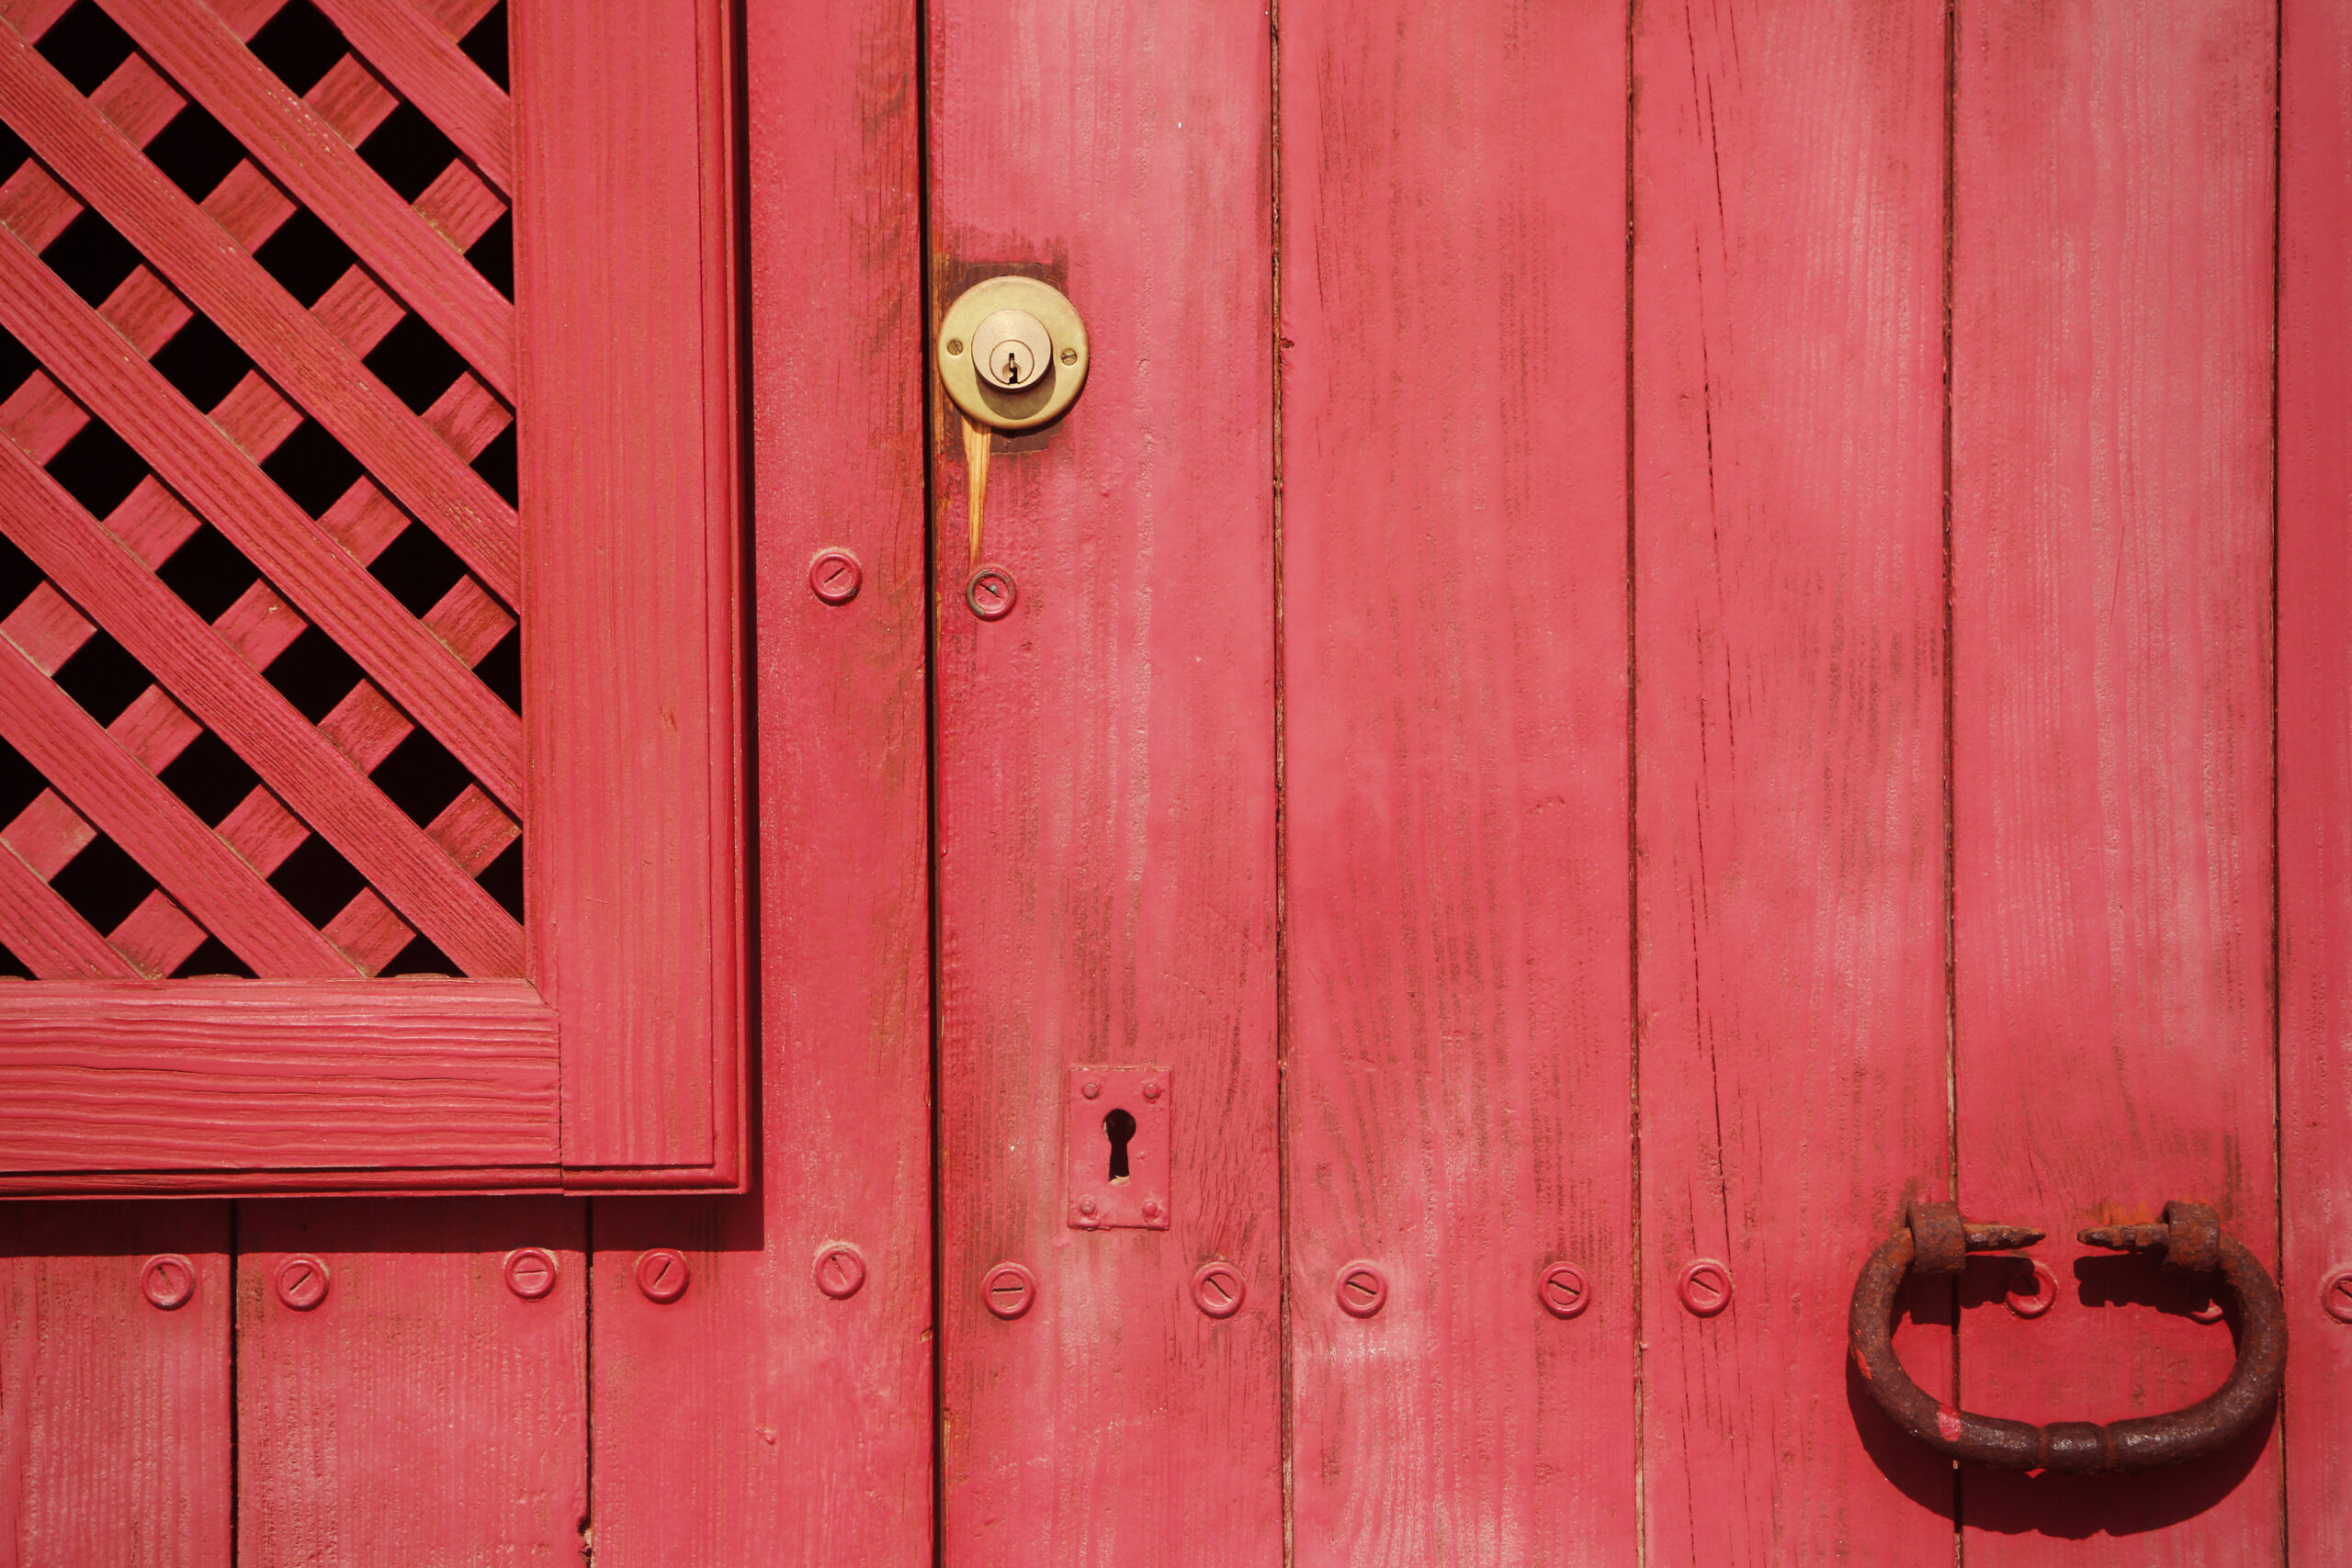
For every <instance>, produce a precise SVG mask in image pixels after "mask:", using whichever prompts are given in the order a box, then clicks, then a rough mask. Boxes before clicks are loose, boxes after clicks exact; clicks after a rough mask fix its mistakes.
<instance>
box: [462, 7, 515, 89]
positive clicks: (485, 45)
mask: <svg viewBox="0 0 2352 1568" xmlns="http://www.w3.org/2000/svg"><path fill="white" fill-rule="evenodd" d="M458 48H459V49H462V50H464V51H466V58H467V59H469V60H470V61H472V62H474V63H475V64H476V65H479V66H481V73H482V74H483V75H485V76H487V77H489V78H490V79H491V80H492V81H493V82H495V83H497V84H498V85H500V86H502V87H503V86H505V85H506V6H505V0H499V4H497V5H495V6H492V7H491V8H490V9H489V11H488V12H486V13H484V15H483V17H482V19H481V21H479V22H476V23H475V24H474V25H473V30H472V31H470V32H469V33H467V34H466V36H465V37H464V38H462V39H458Z"/></svg>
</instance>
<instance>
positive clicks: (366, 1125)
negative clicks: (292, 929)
mask: <svg viewBox="0 0 2352 1568" xmlns="http://www.w3.org/2000/svg"><path fill="white" fill-rule="evenodd" d="M555 1057H556V1039H555V1021H554V1018H553V1016H552V1015H551V1014H550V1013H549V1012H548V1009H547V1007H546V1005H545V1004H544V1003H543V1002H541V1001H540V1000H539V998H538V997H537V993H536V992H534V991H533V990H532V989H531V987H529V986H527V985H526V984H524V983H522V982H519V981H511V980H467V981H451V980H357V979H353V980H345V981H327V980H155V981H145V982H140V981H130V982H123V981H112V982H107V981H67V980H58V981H46V982H40V983H37V984H22V983H20V984H17V985H13V986H8V985H0V1170H6V1171H8V1172H11V1173H29V1172H68V1171H81V1172H95V1171H108V1170H113V1171H140V1170H152V1171H171V1170H193V1169H198V1168H206V1169H218V1170H221V1171H227V1172H234V1171H236V1170H239V1169H242V1168H246V1167H250V1166H276V1167H280V1168H305V1167H308V1168H317V1169H321V1170H359V1169H372V1168H430V1167H435V1166H471V1167H494V1166H530V1165H549V1164H552V1163H554V1155H555V1138H556V1127H555V1118H554V1098H555V1091H556V1071H555V1066H556V1063H555ZM290 1107H291V1108H299V1114H290V1115H289V1113H288V1111H289V1108H290ZM125 1185H126V1186H135V1185H136V1183H126V1184H125ZM223 1185H224V1186H228V1185H233V1182H232V1180H230V1179H226V1178H224V1179H223ZM313 1185H315V1186H323V1187H329V1188H332V1187H334V1186H336V1185H339V1184H338V1183H337V1182H336V1181H334V1180H333V1179H320V1180H318V1181H316V1182H314V1183H313Z"/></svg>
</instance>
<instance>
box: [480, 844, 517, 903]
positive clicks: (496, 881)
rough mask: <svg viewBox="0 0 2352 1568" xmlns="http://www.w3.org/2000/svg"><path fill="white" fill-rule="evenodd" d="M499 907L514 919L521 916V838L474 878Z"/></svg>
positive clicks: (508, 846) (507, 847)
mask: <svg viewBox="0 0 2352 1568" xmlns="http://www.w3.org/2000/svg"><path fill="white" fill-rule="evenodd" d="M474 880H475V881H476V882H479V883H481V886H482V890H483V891H484V892H486V893H488V894H489V895H490V896H491V897H493V898H495V899H497V900H498V903H499V907H500V908H503V909H504V910H505V911H506V912H507V913H508V914H510V915H512V916H514V917H515V919H518V920H519V919H522V918H523V840H520V839H517V840H515V841H514V842H513V843H511V844H509V845H507V846H506V848H505V851H504V852H503V853H501V854H500V855H499V857H498V858H497V859H496V860H494V861H492V862H491V863H489V864H488V865H486V866H484V867H482V868H481V875H480V876H477V877H475V878H474Z"/></svg>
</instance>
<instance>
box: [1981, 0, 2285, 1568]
mask: <svg viewBox="0 0 2352 1568" xmlns="http://www.w3.org/2000/svg"><path fill="white" fill-rule="evenodd" d="M1955 17H1956V21H1955V27H1956V36H1955V43H1954V58H1955V61H1956V66H1957V73H1956V77H1955V81H1954V84H1953V89H1954V96H1953V104H1954V109H1953V149H1954V151H1953V176H1952V207H1953V230H1952V259H1951V340H1952V371H1951V375H1952V381H1951V469H1952V491H1951V603H1952V627H1953V634H1952V635H1953V686H1952V690H1953V694H1952V712H1953V742H1952V745H1953V799H1954V807H1953V823H1952V835H1953V863H1954V867H1955V872H1954V884H1953V961H1954V964H1955V974H1956V976H1957V981H1956V989H1955V994H1954V1035H1953V1037H1954V1042H1955V1046H1954V1049H1955V1055H1956V1062H1955V1068H1956V1071H1955V1078H1956V1084H1957V1097H1956V1101H1955V1104H1956V1107H1957V1128H1958V1140H1959V1151H1958V1158H1959V1166H1960V1196H1961V1199H1962V1204H1963V1207H1964V1209H1965V1210H1966V1212H1967V1213H1970V1214H1971V1215H1973V1216H1982V1217H1985V1218H1988V1219H1996V1220H2004V1221H2008V1222H2010V1223H2014V1224H2030V1225H2034V1226H2037V1227H2041V1228H2044V1229H2047V1230H2048V1231H2049V1232H2050V1233H2051V1239H2050V1240H2049V1241H2048V1242H2045V1243H2043V1244H2042V1246H2041V1247H2040V1248H2038V1249H2037V1255H2038V1256H2040V1257H2041V1258H2043V1259H2044V1260H2045V1262H2046V1264H2047V1266H2048V1267H2049V1268H2050V1269H2051V1270H2052V1272H2053V1273H2054V1274H2055V1275H2056V1276H2057V1279H2058V1280H2059V1284H2060V1289H2059V1292H2058V1301H2057V1303H2056V1305H2055V1307H2054V1308H2053V1309H2052V1311H2051V1312H2050V1313H2049V1314H2047V1315H2045V1316H2042V1317H2039V1318H2031V1319H2028V1318H2021V1317H2018V1316H2014V1315H2012V1314H2009V1313H2007V1312H2004V1311H2000V1310H1997V1309H1996V1310H1987V1311H1976V1312H1971V1313H1967V1314H1964V1315H1963V1316H1962V1331H1961V1363H1962V1374H1963V1382H1962V1390H1961V1393H1962V1399H1963V1402H1964V1403H1965V1404H1966V1405H1967V1406H1968V1407H1969V1408H1971V1409H1975V1410H1983V1411H1987V1412H1992V1413H1997V1414H1999V1415H2001V1416H2010V1417H2013V1418H2016V1419H2019V1420H2027V1421H2036V1422H2041V1421H2049V1420H2086V1419H2090V1420H2112V1419H2115V1418H2117V1417H2120V1416H2126V1415H2152V1414H2154V1413H2157V1412H2159V1411H2163V1410H2168V1409H2173V1408H2177V1407H2178V1406H2180V1405H2183V1404H2188V1403H2190V1402H2192V1401H2194V1400H2197V1399H2199V1398H2201V1397H2203V1396H2204V1395H2205V1394H2206V1393H2209V1392H2211V1390H2212V1389H2213V1388H2214V1387H2216V1386H2217V1385H2218V1384H2219V1383H2220V1382H2221V1380H2222V1376H2223V1374H2224V1373H2225V1371H2226V1370H2227V1368H2228V1366H2229V1364H2230V1360H2231V1356H2232V1348H2231V1344H2230V1335H2229V1333H2228V1331H2227V1330H2225V1329H2224V1328H2223V1327H2222V1326H2221V1325H2202V1324H2199V1323H2197V1322H2195V1321H2193V1320H2192V1319H2191V1318H2189V1317H2188V1315H2186V1314H2187V1310H2188V1309H2189V1308H2191V1307H2195V1306H2199V1305H2201V1304H2203V1303H2202V1301H2201V1299H2200V1300H2196V1301H2188V1300H2184V1299H2182V1295H2183V1292H2180V1291H2178V1290H2177V1289H2176V1288H2172V1287H2170V1286H2169V1285H2168V1284H2167V1282H2165V1281H2163V1280H2161V1277H2160V1276H2159V1274H2158V1273H2157V1271H2156V1269H2154V1267H2153V1265H2152V1263H2151V1261H2150V1260H2149V1259H2146V1258H2137V1259H2126V1258H2113V1257H2111V1256H2106V1255H2101V1256H2097V1257H2086V1254H2087V1253H2088V1252H2089V1251H2090V1249H2088V1248H2085V1247H2079V1246H2078V1245H2077V1244H2076V1243H2075V1241H2074V1239H2073V1238H2074V1235H2075V1232H2076V1231H2077V1230H2078V1229H2080V1228H2081V1227H2083V1226H2086V1225H2094V1224H2104V1223H2112V1222H2118V1221H2126V1220H2138V1219H2153V1218H2155V1217H2156V1216H2157V1215H2158V1213H2159V1212H2160V1210H2161V1208H2162V1206H2163V1204H2164V1203H2165V1201H2167V1200H2168V1199H2176V1198H2177V1199H2187V1200H2193V1201H2199V1202H2206V1203H2211V1204H2213V1205H2214V1206H2215V1207H2216V1208H2218V1209H2219V1210H2220V1212H2221V1215H2222V1224H2224V1225H2226V1226H2227V1227H2228V1228H2229V1229H2230V1231H2231V1233H2232V1234H2233V1235H2237V1236H2238V1237H2240V1238H2241V1239H2242V1240H2244V1241H2245V1244H2246V1245H2247V1246H2248V1247H2251V1248H2253V1249H2254V1251H2255V1253H2256V1255H2257V1256H2258V1257H2260V1258H2262V1259H2263V1260H2264V1261H2265V1263H2266V1265H2268V1264H2270V1263H2272V1261H2273V1259H2274V1258H2275V1257H2276V1245H2277V1235H2278V1231H2277V1225H2278V1208H2277V1191H2278V1189H2277V1173H2276V1167H2275V1164H2274V1159H2275V1155H2274V1142H2273V1140H2274V1132H2273V1126H2274V1122H2273V1117H2274V1110H2275V1102H2274V1099H2273V1079H2272V1072H2273V1066H2272V1064H2273V1049H2274V1039H2273V1029H2272V1015H2271V1002H2270V983H2269V982H2270V965H2271V961H2272V952H2273V949H2272V940H2271V938H2272V903H2271V899H2272V883H2271V872H2272V826H2271V810H2272V795H2271V766H2272V763H2271V728H2270V719H2271V701H2272V686H2271V664H2270V660H2271V633H2272V627H2271V610H2270V606H2271V570H2272V563H2271V528H2270V519H2271V510H2272V487H2271V456H2270V450H2271V420H2270V408H2271V396H2272V381H2271V354H2270V343H2271V330H2272V316H2271V311H2272V279H2273V276H2274V274H2273V269H2272V238H2271V236H2272V223H2271V215H2272V192H2273V178H2272V175H2273V164H2272V127H2273V118H2272V116H2273V106H2274V103H2275V96H2274V85H2275V84H2274V67H2275V61H2276V36H2275V32H2274V9H2273V7H2272V6H2270V5H2268V4H2267V0H2263V3H2254V0H2195V3H2191V4H2182V5H2168V6H2154V7H2148V6H2129V5H2116V4H2108V3H2106V0H2071V3H2069V4H2065V5H2061V6H2051V7H2040V8H2033V7H2022V6H2003V5H1996V4H1985V3H1980V0H1961V4H1960V5H1959V6H1958V8H1957V10H1956V13H1955ZM1988 1283H1990V1281H1988ZM1994 1288H1995V1289H1996V1290H1997V1288H1998V1286H1997V1285H1994ZM2152 1307H2153V1308H2158V1309H2162V1310H2150V1309H2151V1308H2152ZM2299 1326H2300V1325H2299ZM2275 1448H2276V1445H2275V1443H2272V1442H2270V1441H2269V1440H2268V1433H2267V1427H2266V1429H2265V1434H2264V1436H2262V1437H2258V1438H2251V1439H2249V1440H2248V1442H2247V1443H2246V1444H2245V1447H2244V1448H2243V1449H2242V1450H2241V1451H2239V1452H2237V1453H2235V1454H2233V1455H2231V1456H2229V1457H2227V1458H2226V1459H2222V1460H2217V1461H2211V1462H2210V1463H2206V1464H2201V1465H2199V1466H2195V1467H2192V1468H2190V1469H2187V1470H2180V1471H2173V1472H2165V1473H2163V1474H2154V1475H2149V1476H2145V1477H2138V1478H2128V1477H2111V1476H2110V1477H2097V1478H2084V1479H2074V1478H2064V1477H2043V1478H2032V1479H2029V1478H2024V1477H2018V1476H2011V1475H1998V1474H1985V1475H1971V1476H1969V1477H1968V1479H1967V1481H1966V1483H1965V1507H1964V1520H1965V1523H1966V1525H1967V1536H1966V1540H1965V1542H1964V1546H1965V1551H1966V1553H1967V1557H1968V1561H1969V1562H1971V1563H1972V1564H1991V1563H2008V1562H2066V1563H2069V1564H2073V1563H2081V1562H2116V1563H2126V1562H2128V1563H2135V1564H2136V1563H2144V1562H2151V1561H2154V1560H2155V1559H2154V1557H2152V1556H2151V1553H2152V1552H2155V1553H2160V1554H2162V1556H2163V1560H2164V1561H2179V1562H2189V1561H2197V1562H2204V1561H2230V1562H2258V1561H2265V1560H2267V1559H2269V1558H2271V1557H2272V1556H2274V1555H2275V1554H2276V1552H2277V1551H2278V1541H2279V1529H2280V1519H2279V1511H2278V1510H2279V1480H2278V1468H2277V1460H2276V1457H2275ZM2158 1529H2161V1530H2162V1532H2163V1533H2162V1534H2161V1535H2160V1536H2150V1535H2149V1534H2147V1533H2146V1532H2149V1531H2153V1530H2158Z"/></svg>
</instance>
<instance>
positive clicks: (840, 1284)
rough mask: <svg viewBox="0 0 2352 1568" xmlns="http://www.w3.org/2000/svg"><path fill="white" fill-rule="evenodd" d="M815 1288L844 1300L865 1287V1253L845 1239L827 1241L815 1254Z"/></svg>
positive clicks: (840, 1300)
mask: <svg viewBox="0 0 2352 1568" xmlns="http://www.w3.org/2000/svg"><path fill="white" fill-rule="evenodd" d="M817 1288H818V1289H819V1290H820V1291H822V1292H825V1294H827V1295H829V1296H831V1297H832V1298H833V1300H835V1301H837V1302H845V1301H847V1300H849V1299H850V1297H852V1296H854V1295H855V1294H857V1292H860V1291H862V1290H864V1289H865V1254H864V1253H862V1252H860V1251H858V1249H857V1248H855V1247H852V1246H851V1245H850V1244H849V1243H847V1242H845V1241H836V1242H829V1243H827V1244H826V1245H825V1247H822V1248H821V1249H820V1250H819V1252H818V1254H817Z"/></svg>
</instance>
